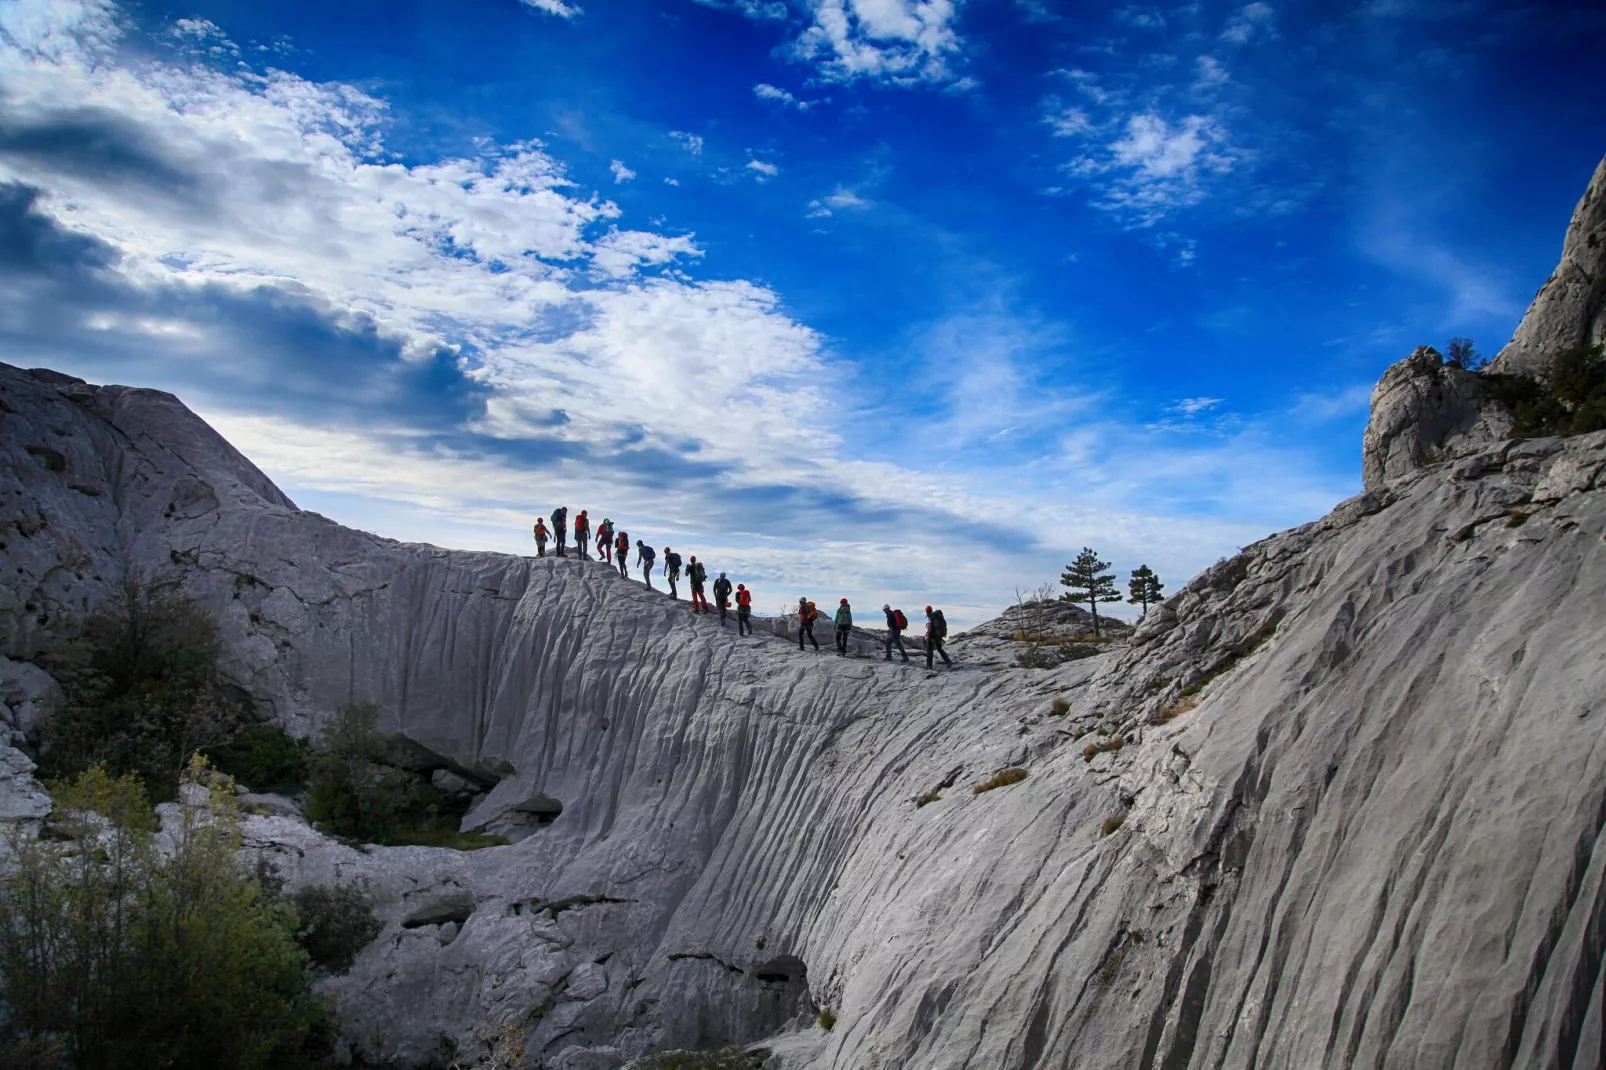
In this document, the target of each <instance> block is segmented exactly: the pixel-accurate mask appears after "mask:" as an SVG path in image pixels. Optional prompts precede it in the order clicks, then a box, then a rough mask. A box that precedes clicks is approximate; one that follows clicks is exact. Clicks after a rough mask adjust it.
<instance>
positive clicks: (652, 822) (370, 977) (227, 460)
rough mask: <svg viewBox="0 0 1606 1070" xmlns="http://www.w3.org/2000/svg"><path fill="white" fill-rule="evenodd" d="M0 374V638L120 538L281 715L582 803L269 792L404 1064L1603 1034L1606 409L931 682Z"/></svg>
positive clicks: (1309, 1069) (1565, 1051) (1087, 1061)
mask: <svg viewBox="0 0 1606 1070" xmlns="http://www.w3.org/2000/svg"><path fill="white" fill-rule="evenodd" d="M0 401H4V403H5V407H4V408H3V409H0V429H3V432H4V434H3V438H0V478H3V479H4V480H5V483H4V485H3V487H0V492H3V498H0V541H4V542H5V543H7V545H8V548H7V550H6V551H5V552H6V557H5V562H6V571H5V574H4V575H3V577H0V654H4V655H6V656H7V657H10V658H13V659H20V660H28V659H31V658H32V656H33V654H34V653H35V652H36V651H38V650H40V649H45V648H48V644H49V643H50V642H51V641H52V639H53V637H54V636H58V635H59V634H61V633H62V632H63V631H64V630H67V629H69V628H70V627H71V624H72V621H73V620H74V619H75V618H76V617H77V616H79V615H81V613H82V612H83V610H84V609H85V608H86V607H87V606H89V605H93V604H94V602H95V600H96V599H97V598H98V597H100V596H101V595H103V594H104V593H105V590H106V585H107V584H109V583H111V582H114V581H115V579H116V576H117V569H118V568H119V567H120V564H119V562H120V561H122V560H123V559H124V557H125V556H126V557H127V558H128V559H130V560H132V561H134V562H135V563H137V564H139V565H141V566H143V567H146V568H149V569H151V570H152V571H154V572H156V573H157V574H158V575H161V576H164V577H167V578H170V579H172V580H174V581H176V582H180V583H182V584H183V586H184V587H185V589H186V590H188V591H190V592H191V593H192V594H194V595H195V596H197V597H199V598H202V599H204V600H205V601H206V602H207V603H208V604H209V605H210V606H211V608H212V609H213V610H214V611H215V612H216V613H217V614H218V615H219V616H220V618H221V619H222V620H223V629H224V637H225V642H226V644H227V650H228V655H227V670H228V672H229V674H230V676H231V678H232V679H233V681H234V682H235V683H236V684H237V685H238V686H239V687H241V688H242V689H243V690H244V691H246V692H247V693H249V694H250V695H251V696H252V697H253V698H254V699H255V700H256V701H257V702H258V703H259V704H260V706H261V708H262V709H263V710H264V711H267V712H270V713H271V714H272V715H273V716H274V717H276V718H278V719H279V720H281V721H282V722H283V723H285V724H286V725H288V726H291V727H292V728H295V729H306V728H308V727H309V726H313V725H316V724H317V723H319V721H320V719H321V718H322V717H324V716H325V715H327V713H328V712H329V711H330V710H332V709H333V708H334V707H335V706H337V705H338V704H340V703H342V702H345V701H347V700H348V699H351V698H355V699H358V700H371V701H374V702H376V703H378V704H379V705H380V706H381V707H382V709H383V710H384V711H385V720H384V722H383V727H384V728H386V729H387V730H389V731H391V732H394V733H396V734H398V735H400V736H401V737H403V738H405V739H407V740H410V741H412V742H413V743H414V744H415V745H416V748H415V749H416V751H417V753H418V754H419V755H420V756H421V757H420V761H421V762H423V763H424V764H426V765H433V766H434V767H435V768H441V769H448V770H450V771H452V772H453V773H454V774H456V775H459V776H465V777H472V778H474V779H476V780H478V781H480V782H482V783H489V782H493V781H494V782H495V786H494V787H493V788H492V789H491V790H490V792H489V793H488V794H487V796H486V797H485V799H484V800H483V801H482V802H481V803H480V804H479V806H478V807H477V810H476V814H474V815H471V820H481V821H483V820H488V819H494V815H495V814H496V813H498V812H515V811H517V810H518V808H519V807H520V806H522V805H524V804H527V803H528V802H529V801H530V800H531V799H533V798H535V797H536V796H537V795H539V796H542V797H544V798H547V799H550V800H554V801H556V802H557V803H560V804H561V806H562V812H561V814H559V815H558V816H557V817H556V819H555V820H553V821H552V823H551V824H550V825H547V826H546V827H542V828H536V829H533V830H531V831H530V834H529V835H528V836H527V838H525V839H523V840H521V841H520V842H518V843H515V844H513V845H511V846H508V847H500V848H492V849H488V850H483V851H478V852H474V853H470V854H460V853H456V852H452V851H446V850H438V849H430V848H363V849H357V848H353V847H350V846H346V845H342V844H339V843H335V842H333V841H331V840H329V839H328V838H326V837H323V836H321V835H320V834H318V833H317V832H315V831H314V830H312V829H310V828H308V827H307V826H306V825H305V824H303V823H301V822H299V821H297V820H295V819H294V818H293V817H286V816H261V817H252V818H250V819H249V821H248V826H247V834H248V839H249V850H250V851H251V852H253V853H256V854H262V855H266V856H268V857H270V858H272V859H273V860H274V861H275V862H276V864H277V865H278V866H279V867H280V869H281V871H282V872H283V873H284V875H285V876H286V878H287V879H288V880H289V881H290V882H291V884H292V885H296V884H302V883H308V882H316V883H325V882H328V881H331V880H342V881H346V880H366V881H368V882H369V884H370V887H371V888H372V890H373V892H374V893H375V895H376V898H377V900H378V902H379V910H380V913H381V915H382V917H383V920H384V921H385V929H384V931H383V933H382V934H381V935H380V937H379V938H378V939H377V940H376V941H375V942H374V943H373V944H372V945H370V946H369V947H368V948H367V949H365V950H364V952H363V953H362V954H361V956H360V957H359V959H358V961H357V964H356V966H355V967H354V969H353V970H352V971H351V973H350V974H348V975H347V976H345V977H341V978H334V979H330V980H328V981H326V982H324V983H325V985H326V986H327V988H328V989H329V991H331V992H332V993H333V994H334V995H335V996H336V997H337V1000H338V1006H339V1020H340V1023H341V1027H342V1031H343V1033H344V1036H345V1037H346V1041H347V1043H349V1044H350V1046H351V1047H352V1048H353V1049H354V1050H356V1051H357V1052H359V1053H360V1054H362V1055H363V1056H364V1057H366V1058H368V1059H370V1060H380V1059H389V1060H394V1061H395V1062H396V1063H397V1064H398V1065H403V1066H416V1067H424V1066H440V1065H445V1064H447V1063H449V1062H450V1061H451V1060H452V1059H465V1060H466V1059H469V1058H471V1057H472V1056H473V1054H474V1053H475V1052H476V1051H477V1050H479V1048H480V1047H481V1046H482V1045H483V1044H484V1042H485V1039H486V1038H487V1037H488V1036H489V1035H490V1033H491V1032H492V1031H493V1030H494V1029H495V1028H496V1027H497V1026H498V1025H500V1024H501V1023H504V1022H513V1023H516V1024H520V1025H522V1026H523V1027H524V1028H525V1029H526V1032H527V1034H528V1043H527V1048H526V1050H527V1051H528V1053H529V1065H531V1066H541V1067H554V1068H557V1067H563V1068H568V1070H579V1068H582V1067H586V1068H591V1067H602V1068H612V1067H617V1066H620V1065H622V1064H623V1063H625V1062H626V1061H628V1060H629V1059H632V1058H635V1057H637V1056H640V1055H642V1054H644V1053H647V1052H649V1051H652V1050H661V1049H671V1048H696V1047H708V1046H715V1045H718V1044H723V1043H748V1042H755V1041H760V1040H763V1039H764V1038H765V1037H766V1036H770V1037H772V1038H773V1044H774V1050H775V1051H776V1053H777V1058H776V1060H775V1061H776V1063H777V1064H778V1065H780V1066H782V1067H792V1068H802V1067H807V1068H810V1070H827V1068H831V1070H892V1068H901V1067H920V1068H933V1070H958V1068H961V1067H976V1068H982V1067H985V1068H1012V1070H1013V1068H1022V1070H1024V1068H1029V1067H1030V1068H1037V1067H1041V1068H1050V1067H1064V1066H1078V1067H1100V1068H1132V1070H1138V1068H1145V1070H1147V1068H1158V1070H1205V1068H1211V1070H1216V1068H1232V1070H1248V1068H1251V1067H1253V1068H1255V1070H1313V1068H1332V1070H1339V1068H1346V1070H1347V1068H1384V1067H1387V1068H1401V1070H1404V1068H1411V1070H1432V1068H1444V1070H1449V1068H1451V1067H1454V1068H1456V1070H1485V1068H1487V1070H1495V1068H1506V1067H1545V1068H1565V1070H1599V1068H1600V1067H1601V1065H1602V1063H1601V1057H1600V1050H1601V1017H1602V1014H1601V1011H1602V993H1603V987H1606V975H1603V949H1606V849H1603V845H1602V842H1601V837H1602V834H1603V830H1606V742H1603V741H1606V734H1603V732H1602V723H1601V720H1602V718H1603V717H1606V705H1603V703H1606V698H1603V696H1606V659H1603V658H1602V657H1601V656H1600V641H1601V636H1602V634H1603V630H1606V486H1603V485H1602V479H1603V473H1606V434H1596V435H1588V436H1580V437H1577V438H1574V439H1570V440H1566V441H1561V440H1530V441H1523V442H1508V441H1502V442H1495V443H1491V444H1487V445H1484V446H1480V447H1472V446H1470V445H1469V446H1468V447H1467V448H1466V451H1465V452H1464V454H1463V455H1462V456H1461V457H1460V458H1459V459H1457V460H1456V461H1454V462H1453V463H1447V464H1439V465H1433V466H1428V467H1423V468H1417V469H1409V470H1401V471H1398V472H1395V473H1394V474H1393V475H1392V476H1391V477H1390V478H1389V479H1388V480H1387V481H1386V483H1385V484H1383V485H1380V486H1377V487H1376V488H1375V489H1372V490H1369V491H1368V492H1367V493H1366V494H1363V495H1361V496H1360V497H1358V498H1355V499H1352V500H1350V501H1348V502H1345V503H1343V504H1342V505H1340V506H1339V507H1338V508H1337V509H1335V510H1334V512H1333V513H1332V514H1330V515H1329V516H1327V517H1325V518H1323V519H1322V520H1320V521H1317V522H1315V523H1313V524H1308V525H1305V526H1304V527H1301V528H1296V529H1294V530H1291V531H1288V532H1284V533H1282V534H1279V535H1276V536H1274V537H1272V538H1269V539H1266V540H1264V541H1262V542H1259V543H1257V544H1255V545H1254V546H1251V547H1249V548H1247V549H1246V550H1245V551H1244V552H1243V553H1241V554H1239V555H1238V556H1237V557H1234V558H1232V559H1230V560H1228V561H1224V562H1221V563H1220V564H1218V565H1216V566H1214V567H1212V568H1211V569H1210V570H1208V571H1206V572H1205V573H1204V574H1202V575H1201V576H1199V577H1198V578H1196V579H1195V580H1194V581H1193V582H1191V583H1190V584H1188V585H1187V587H1186V588H1184V589H1183V590H1181V591H1179V592H1178V593H1177V594H1176V595H1175V596H1174V597H1172V598H1171V599H1169V600H1168V601H1167V602H1166V603H1164V604H1163V605H1161V606H1159V607H1156V608H1155V609H1153V610H1151V612H1150V613H1149V615H1148V617H1147V618H1146V619H1145V620H1144V621H1143V622H1142V624H1141V625H1140V626H1139V627H1138V628H1137V629H1136V630H1135V632H1133V634H1132V636H1131V638H1130V640H1128V641H1127V642H1124V643H1117V644H1111V649H1110V650H1109V652H1108V653H1102V654H1099V655H1097V656H1094V657H1089V658H1085V659H1082V660H1078V661H1074V662H1070V663H1068V664H1066V665H1063V666H1061V667H1059V668H1056V669H1052V670H1039V671H1034V670H1026V669H1018V668H1013V667H1007V666H1006V665H1001V664H998V663H997V660H998V659H987V660H989V661H990V662H991V663H990V664H987V665H985V666H983V665H980V664H978V662H979V661H980V660H982V659H971V658H969V657H968V656H967V653H966V651H967V647H968V646H972V645H975V646H977V649H981V648H982V647H987V648H993V647H996V644H997V643H998V642H999V639H998V638H997V637H996V636H995V635H991V634H988V632H987V631H986V630H985V629H983V630H980V632H979V634H978V635H976V636H974V637H966V636H956V637H955V638H954V639H953V640H952V641H951V642H950V644H949V645H950V650H951V652H952V653H953V654H954V656H955V657H956V659H957V660H958V661H959V662H960V665H961V667H960V668H959V669H958V670H956V671H954V672H952V673H936V674H931V675H928V674H927V673H926V672H925V671H924V669H923V667H913V666H905V665H903V664H902V663H897V664H893V665H887V664H885V663H883V662H880V661H874V660H869V659H836V658H834V657H832V656H830V655H829V654H821V655H815V654H813V653H812V652H811V653H809V654H799V653H798V652H797V650H796V649H795V646H792V645H791V644H788V643H787V642H785V641H784V640H781V639H779V638H776V637H773V636H762V635H761V636H758V637H755V638H751V639H747V640H743V641H740V642H738V641H736V640H735V638H734V635H733V629H731V630H726V631H724V632H723V633H722V632H721V630H720V629H719V626H718V624H717V621H715V620H711V619H708V618H696V617H693V616H691V615H690V614H689V613H688V611H687V607H686V605H685V603H684V602H682V603H671V602H669V601H668V600H667V599H666V598H664V597H663V596H662V595H659V594H656V593H651V592H648V591H646V590H644V589H643V588H642V587H641V586H639V585H638V584H635V583H633V582H628V581H626V580H624V579H622V578H621V577H619V576H618V574H617V573H616V572H613V571H611V570H609V569H607V568H606V567H604V566H602V565H598V564H583V563H580V562H576V561H574V560H572V559H571V560H566V561H560V560H557V559H551V558H549V559H546V560H542V561H536V560H531V559H521V558H514V557H507V556H502V555H495V554H479V553H453V552H448V551H444V550H439V549H436V548H433V547H427V546H416V545H406V544H401V543H395V542H391V541H388V540H385V539H380V538H377V537H374V536H371V535H366V534H363V533H360V532H354V531H350V530H347V529H344V528H341V527H339V526H338V525H335V524H333V523H331V522H329V521H328V520H325V519H324V518H322V517H318V516H316V515H313V514H309V513H305V512H301V511H298V510H297V509H296V508H295V507H294V506H293V505H292V504H291V503H290V502H289V501H288V500H287V499H285V497H284V496H283V495H282V494H280V493H278V491H276V490H275V489H274V488H273V487H272V486H271V484H269V483H268V482H267V480H266V479H264V478H263V477H262V476H261V474H260V473H259V472H257V471H256V470H255V469H254V468H252V467H251V466H250V465H249V463H248V462H246V461H245V460H244V459H243V458H241V457H239V456H238V454H236V453H234V452H233V451H232V450H230V449H228V448H227V446H226V444H224V443H222V442H221V440H219V439H217V438H216V436H215V435H213V434H212V433H211V432H210V431H209V430H208V429H206V428H205V426H204V424H202V423H201V422H200V421H199V420H198V419H196V418H195V417H194V416H193V415H191V414H189V413H188V412H187V411H185V410H184V409H183V408H182V407H181V406H179V405H178V403H177V402H176V401H174V400H173V399H171V398H169V397H167V396H165V395H160V394H154V393H151V392H148V391H139V390H124V389H121V388H93V387H88V386H85V385H84V384H80V383H76V382H75V381H63V380H62V378H61V377H51V376H38V375H29V374H27V373H24V372H20V371H18V370H16V369H10V368H0ZM29 447H39V449H40V450H49V451H50V452H49V453H45V452H40V451H39V450H34V449H30V448H29ZM58 458H59V460H58ZM994 630H995V631H996V629H994ZM1055 698H1064V699H1065V700H1066V702H1067V703H1068V705H1069V710H1068V712H1066V713H1064V714H1062V715H1055V714H1054V711H1053V707H1052V705H1051V704H1052V702H1053V700H1054V699H1055ZM1005 768H1022V769H1026V770H1027V771H1028V772H1029V775H1028V776H1027V777H1026V778H1025V779H1024V780H1023V781H1021V782H1019V783H1017V784H1014V785H1012V786H1008V787H1002V788H998V789H996V790H991V791H987V792H985V793H983V794H975V793H974V791H973V785H976V784H978V783H979V782H981V781H982V780H984V779H985V778H987V777H988V776H990V775H991V774H992V773H995V772H997V771H999V770H1002V769H1005ZM932 795H935V796H937V798H935V799H931V798H929V797H930V796H932ZM917 800H920V801H921V802H923V803H924V804H923V805H921V804H919V803H917ZM820 1008H827V1009H830V1010H831V1011H832V1012H834V1014H835V1015H836V1025H835V1028H834V1029H833V1030H831V1031H830V1032H829V1033H826V1032H824V1031H823V1030H821V1029H819V1028H818V1027H817V1026H816V1025H814V1024H813V1022H814V1014H815V1012H816V1010H817V1009H820Z"/></svg>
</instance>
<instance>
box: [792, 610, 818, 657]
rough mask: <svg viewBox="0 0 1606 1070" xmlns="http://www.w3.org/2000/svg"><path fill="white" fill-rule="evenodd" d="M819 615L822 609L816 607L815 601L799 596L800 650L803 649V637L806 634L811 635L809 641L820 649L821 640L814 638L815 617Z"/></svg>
mask: <svg viewBox="0 0 1606 1070" xmlns="http://www.w3.org/2000/svg"><path fill="white" fill-rule="evenodd" d="M819 615H820V611H819V610H817V609H815V608H814V603H813V602H810V601H809V600H808V599H807V598H799V599H798V600H797V648H798V649H799V650H802V649H803V637H804V636H805V635H806V636H808V637H809V642H811V643H813V644H814V649H815V650H818V649H820V641H819V640H818V639H816V638H814V618H815V617H818V616H819Z"/></svg>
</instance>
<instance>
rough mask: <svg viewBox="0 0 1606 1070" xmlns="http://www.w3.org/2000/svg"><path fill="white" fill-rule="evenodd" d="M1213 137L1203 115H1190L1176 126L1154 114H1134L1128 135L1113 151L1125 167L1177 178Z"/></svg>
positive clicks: (1117, 159) (1200, 153) (1152, 174)
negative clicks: (1173, 126)
mask: <svg viewBox="0 0 1606 1070" xmlns="http://www.w3.org/2000/svg"><path fill="white" fill-rule="evenodd" d="M1212 136H1213V135H1212V133H1211V124H1210V120H1209V119H1206V118H1205V117H1204V116H1202V115H1190V116H1188V117H1187V118H1186V119H1184V120H1183V121H1182V122H1181V123H1180V124H1179V125H1178V126H1177V127H1176V128H1174V129H1173V128H1172V127H1171V126H1169V125H1168V124H1167V123H1166V121H1165V120H1164V119H1162V118H1160V117H1159V116H1158V115H1155V114H1153V113H1150V114H1147V115H1134V116H1133V117H1132V118H1131V119H1130V120H1128V122H1127V126H1126V136H1125V137H1123V138H1121V140H1119V141H1117V142H1115V143H1114V144H1113V145H1111V146H1110V151H1111V152H1113V153H1114V154H1115V160H1116V162H1117V163H1118V164H1121V165H1122V166H1125V167H1132V168H1136V169H1137V170H1139V171H1141V172H1142V173H1143V174H1145V175H1147V176H1149V177H1151V178H1174V177H1176V176H1177V175H1179V174H1184V173H1186V172H1187V171H1189V170H1190V169H1191V168H1193V166H1194V165H1195V164H1196V163H1197V162H1198V160H1199V157H1200V156H1201V155H1202V154H1203V153H1204V152H1205V149H1206V147H1207V146H1208V144H1209V142H1210V140H1211V138H1212Z"/></svg>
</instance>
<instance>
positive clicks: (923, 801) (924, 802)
mask: <svg viewBox="0 0 1606 1070" xmlns="http://www.w3.org/2000/svg"><path fill="white" fill-rule="evenodd" d="M941 799H942V796H941V795H939V794H938V793H936V792H935V791H928V792H926V793H925V794H924V795H922V796H920V797H919V798H917V799H916V800H915V809H916V810H918V809H920V808H921V807H922V806H930V805H931V804H932V803H934V802H938V801H940V800H941Z"/></svg>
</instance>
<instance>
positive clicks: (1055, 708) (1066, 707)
mask: <svg viewBox="0 0 1606 1070" xmlns="http://www.w3.org/2000/svg"><path fill="white" fill-rule="evenodd" d="M1070 712H1071V703H1070V700H1069V699H1067V698H1066V697H1065V696H1064V695H1059V696H1057V697H1056V698H1055V699H1054V701H1053V702H1051V703H1049V705H1048V715H1049V716H1050V717H1064V716H1065V715H1066V714H1067V713H1070Z"/></svg>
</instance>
